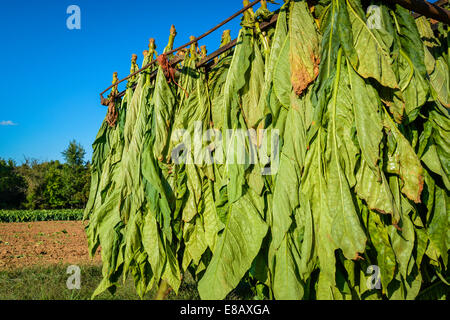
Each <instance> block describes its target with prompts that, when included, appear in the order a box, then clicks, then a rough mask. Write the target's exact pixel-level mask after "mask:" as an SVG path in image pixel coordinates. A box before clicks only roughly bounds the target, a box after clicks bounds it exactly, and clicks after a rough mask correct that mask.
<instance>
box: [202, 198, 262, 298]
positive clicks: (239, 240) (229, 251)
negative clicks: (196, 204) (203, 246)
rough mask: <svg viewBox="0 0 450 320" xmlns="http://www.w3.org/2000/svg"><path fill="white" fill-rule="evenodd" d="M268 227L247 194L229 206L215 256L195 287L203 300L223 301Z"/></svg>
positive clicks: (242, 273) (236, 282) (257, 250)
mask: <svg viewBox="0 0 450 320" xmlns="http://www.w3.org/2000/svg"><path fill="white" fill-rule="evenodd" d="M267 228H268V227H267V225H266V224H265V223H264V221H263V220H262V219H261V217H260V215H259V212H258V210H257V209H256V207H255V205H254V204H253V203H252V202H251V201H250V199H249V197H248V195H245V196H243V197H241V198H240V199H239V200H238V201H236V202H234V203H233V204H232V205H231V206H230V212H229V215H228V218H227V221H226V224H225V229H224V230H223V232H222V234H221V235H220V236H219V239H218V243H217V246H216V249H215V253H214V256H213V258H212V260H211V262H210V264H209V266H208V268H207V270H206V272H205V274H204V275H203V277H202V279H201V280H200V282H199V284H198V291H199V293H200V297H201V298H202V299H213V300H215V299H224V298H225V297H226V295H227V294H228V293H229V292H230V291H231V290H233V289H234V288H235V287H236V286H237V284H238V283H239V281H240V280H241V279H242V277H243V276H244V274H245V272H247V271H248V269H249V268H250V266H251V264H252V261H253V259H254V258H255V257H256V255H257V254H258V252H259V249H260V246H261V243H262V240H263V238H264V236H265V235H266V233H267ZM212 283H215V284H216V285H211V284H212Z"/></svg>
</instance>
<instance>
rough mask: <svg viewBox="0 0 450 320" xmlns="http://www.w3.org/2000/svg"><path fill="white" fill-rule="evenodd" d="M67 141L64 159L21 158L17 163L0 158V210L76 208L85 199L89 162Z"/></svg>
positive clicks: (82, 152)
mask: <svg viewBox="0 0 450 320" xmlns="http://www.w3.org/2000/svg"><path fill="white" fill-rule="evenodd" d="M85 154H86V152H85V150H84V148H83V147H82V146H81V145H80V144H79V143H77V142H76V141H71V142H70V143H69V146H68V147H67V149H66V150H64V151H63V152H62V155H63V157H64V160H65V162H64V163H61V162H60V161H58V160H54V161H44V162H43V161H38V160H35V159H25V161H24V163H22V164H20V165H18V164H16V162H15V161H13V160H5V159H1V158H0V209H32V210H35V209H77V208H84V206H85V205H86V203H87V201H88V198H89V188H90V179H91V178H90V163H89V161H84V157H85Z"/></svg>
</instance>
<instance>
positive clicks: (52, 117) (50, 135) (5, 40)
mask: <svg viewBox="0 0 450 320" xmlns="http://www.w3.org/2000/svg"><path fill="white" fill-rule="evenodd" d="M280 2H281V3H282V1H280ZM70 5H77V6H79V7H80V9H81V30H69V29H68V28H67V26H66V20H67V18H68V17H69V14H67V13H66V11H67V8H68V6H70ZM258 6H259V5H257V7H258ZM269 6H270V8H271V9H272V10H274V9H275V8H277V7H278V6H275V5H269ZM241 8H242V1H241V0H227V1H211V0H196V1H185V0H184V1H182V0H173V1H160V0H158V1H153V0H146V1H132V0H128V1H124V0H122V1H119V0H72V1H64V0H58V1H56V0H53V1H50V0H40V1H36V0H24V1H2V3H1V4H0V39H1V41H2V44H1V48H2V49H1V50H0V70H1V74H0V97H1V98H0V158H6V159H9V158H11V159H14V160H15V161H17V162H18V163H21V162H23V161H24V159H25V157H27V158H35V159H38V160H41V161H46V160H56V159H58V160H62V156H61V151H63V150H64V149H65V148H66V147H67V145H68V144H69V141H70V140H72V139H75V140H77V141H78V142H80V143H81V144H82V145H83V146H84V148H85V149H86V151H87V156H86V159H90V158H91V156H92V148H91V144H92V142H93V140H94V138H95V136H96V134H97V131H98V129H99V127H100V124H101V122H102V121H103V118H104V116H105V112H106V108H105V107H103V106H101V105H100V102H99V93H100V92H101V91H103V89H105V88H106V87H108V86H109V85H110V83H111V80H112V73H113V72H114V71H117V72H119V77H120V78H123V77H125V76H126V75H128V73H129V68H130V59H131V55H132V54H133V53H136V54H138V56H139V59H138V62H139V65H140V63H141V62H142V51H143V50H145V49H147V45H148V39H149V38H150V37H153V38H155V39H156V44H157V46H158V48H157V51H158V52H160V51H161V50H162V48H164V47H165V45H166V44H167V40H168V36H169V30H170V26H171V24H174V25H175V27H176V29H177V32H178V36H177V38H176V41H175V46H177V45H182V44H184V43H186V42H188V41H189V36H190V35H195V36H198V35H200V34H202V33H203V32H205V31H207V30H209V29H210V28H212V27H213V26H215V25H216V24H218V23H219V22H221V21H222V20H224V19H226V18H228V17H229V16H230V15H232V14H233V13H235V12H236V11H238V10H239V9H241ZM224 29H231V30H232V32H231V34H232V37H233V38H235V37H236V36H237V33H238V31H239V18H237V19H235V20H234V21H232V22H231V23H229V24H228V25H226V26H225V27H223V28H222V29H220V30H218V31H216V32H215V33H213V34H211V35H210V36H208V37H207V38H205V39H204V40H202V41H201V42H200V45H202V44H205V45H207V48H208V51H209V52H212V51H214V50H216V49H217V48H218V46H219V43H220V37H221V34H222V31H223V30H224Z"/></svg>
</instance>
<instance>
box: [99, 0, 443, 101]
mask: <svg viewBox="0 0 450 320" xmlns="http://www.w3.org/2000/svg"><path fill="white" fill-rule="evenodd" d="M383 1H384V2H388V3H396V4H399V5H401V6H402V7H405V8H406V9H409V10H411V11H414V12H415V13H414V15H415V17H417V16H419V15H424V16H426V17H427V18H432V19H435V20H437V21H440V22H443V23H446V24H450V11H449V10H447V9H444V8H442V7H440V6H439V5H444V4H446V3H448V0H439V1H437V2H436V4H432V3H429V2H427V1H424V0H383ZM259 2H261V0H256V1H254V2H252V3H250V4H249V5H247V6H245V7H244V8H243V9H241V10H239V11H238V12H236V13H235V14H233V15H232V16H231V17H229V18H228V19H226V20H224V21H223V22H221V23H219V24H218V25H217V26H215V27H214V28H212V29H210V30H209V31H207V32H205V33H204V34H202V35H201V36H199V37H197V38H195V39H193V40H191V41H189V42H187V43H186V44H184V45H182V46H180V47H178V48H175V49H173V50H170V51H168V52H167V53H166V55H170V54H173V53H175V52H177V51H179V50H181V49H184V48H186V47H188V46H190V45H191V44H193V43H196V42H198V41H199V40H201V39H203V38H204V37H206V36H208V35H209V34H211V33H212V32H214V31H216V30H217V29H219V28H220V27H222V26H224V25H225V24H227V23H228V22H230V21H231V20H233V19H234V18H236V17H238V16H239V15H240V14H242V13H243V12H245V11H247V10H248V9H250V8H251V7H253V6H255V5H256V4H258V3H259ZM277 18H278V15H277V14H274V15H273V16H272V18H271V20H270V21H269V22H263V23H261V25H260V27H261V30H263V29H266V28H268V27H270V26H272V25H273V24H275V23H276V21H277ZM236 43H237V39H234V40H233V41H231V42H230V43H228V44H227V45H225V46H223V47H221V48H219V49H218V50H216V51H214V52H213V53H212V54H210V55H208V56H207V57H205V58H203V59H202V60H200V61H199V62H198V63H197V65H196V66H197V67H203V66H205V65H207V64H209V63H210V62H211V61H212V60H213V59H214V58H216V57H218V56H220V55H221V54H223V53H224V52H226V51H228V50H230V49H231V48H233V47H234V46H235V45H236ZM156 61H157V60H156V59H155V60H152V61H151V62H149V63H148V64H147V65H146V66H144V67H142V68H141V69H139V70H138V71H136V72H134V73H132V74H130V75H128V76H127V77H125V78H123V79H122V80H120V81H118V82H116V83H115V84H113V85H110V86H109V87H108V88H106V89H105V90H104V91H102V92H101V93H100V99H101V101H106V100H105V99H104V98H103V94H104V93H105V92H107V91H108V90H110V89H112V88H113V87H115V86H117V85H118V84H120V83H122V82H123V81H126V80H128V79H129V78H131V77H133V76H135V75H137V74H139V73H141V72H142V71H144V70H146V69H148V68H149V67H150V66H152V65H153V64H155V63H156ZM180 61H182V58H180V57H178V56H176V57H174V58H173V59H171V60H170V61H169V64H170V65H172V66H174V65H176V64H178V63H179V62H180ZM154 76H156V71H153V72H152V73H151V74H150V77H154ZM133 87H135V86H133ZM125 92H126V90H125V91H122V92H121V93H119V94H118V95H117V97H123V96H124V95H125Z"/></svg>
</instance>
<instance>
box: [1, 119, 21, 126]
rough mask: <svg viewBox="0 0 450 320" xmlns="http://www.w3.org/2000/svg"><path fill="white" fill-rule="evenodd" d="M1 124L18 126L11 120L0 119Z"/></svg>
mask: <svg viewBox="0 0 450 320" xmlns="http://www.w3.org/2000/svg"><path fill="white" fill-rule="evenodd" d="M0 126H17V123H14V122H12V121H11V120H7V121H0Z"/></svg>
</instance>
